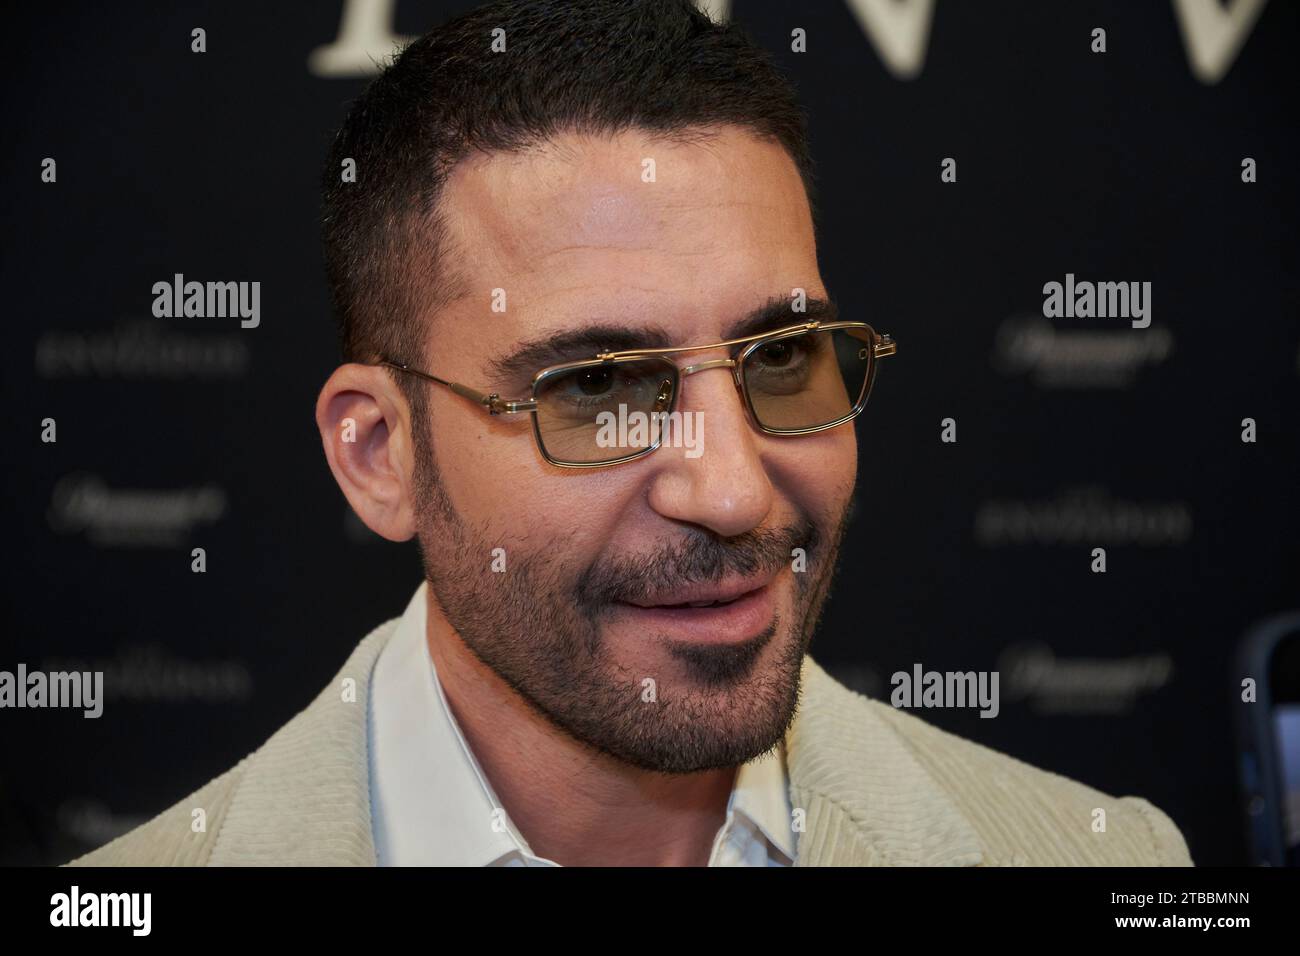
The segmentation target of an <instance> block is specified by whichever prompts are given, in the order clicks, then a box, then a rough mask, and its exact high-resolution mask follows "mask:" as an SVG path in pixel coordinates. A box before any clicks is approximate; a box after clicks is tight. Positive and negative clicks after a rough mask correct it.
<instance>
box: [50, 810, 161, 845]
mask: <svg viewBox="0 0 1300 956" xmlns="http://www.w3.org/2000/svg"><path fill="white" fill-rule="evenodd" d="M54 819H55V823H56V825H57V826H58V828H59V830H60V831H61V832H62V833H64V834H65V835H67V836H69V837H71V838H72V839H74V840H77V841H78V842H80V843H83V844H85V845H86V846H95V847H98V846H103V845H104V844H105V843H107V842H108V841H109V840H115V839H117V838H118V837H120V836H121V835H122V834H123V833H128V832H130V831H131V830H134V829H135V828H136V827H138V826H139V825H140V824H142V823H145V822H147V821H148V820H149V817H147V816H144V815H141V814H133V815H130V816H123V815H117V814H114V813H112V812H111V811H110V810H109V809H108V807H106V806H105V805H104V804H103V803H101V802H100V801H98V800H94V799H90V798H73V799H70V800H65V801H64V802H63V803H61V804H59V806H58V808H57V809H56V810H55V811H54Z"/></svg>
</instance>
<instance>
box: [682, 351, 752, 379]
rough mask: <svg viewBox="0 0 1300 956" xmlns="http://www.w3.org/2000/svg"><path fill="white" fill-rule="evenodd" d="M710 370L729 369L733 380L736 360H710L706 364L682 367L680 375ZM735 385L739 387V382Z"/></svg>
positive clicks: (735, 374)
mask: <svg viewBox="0 0 1300 956" xmlns="http://www.w3.org/2000/svg"><path fill="white" fill-rule="evenodd" d="M710 368H729V369H731V370H732V373H731V374H732V377H733V378H735V377H736V376H737V373H736V360H735V359H729V358H725V359H710V360H709V361H707V362H699V363H697V364H695V365H684V366H682V369H681V374H682V375H684V376H685V375H694V374H695V373H696V372H703V371H704V370H705V369H710ZM736 384H737V385H739V384H740V383H739V381H738V382H737V383H736Z"/></svg>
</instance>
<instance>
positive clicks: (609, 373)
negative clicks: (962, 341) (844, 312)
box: [376, 322, 898, 468]
mask: <svg viewBox="0 0 1300 956" xmlns="http://www.w3.org/2000/svg"><path fill="white" fill-rule="evenodd" d="M723 346H728V347H730V346H736V347H737V348H736V350H735V351H734V352H733V354H732V356H731V358H725V359H721V358H720V359H711V360H709V361H706V362H700V363H698V364H696V365H686V366H679V365H678V364H677V363H676V362H674V361H673V360H672V358H670V356H672V355H675V354H677V353H679V352H698V351H702V350H704V349H716V348H720V347H723ZM897 350H898V346H897V344H896V343H895V342H894V340H893V338H892V337H891V336H889V335H884V334H878V333H877V332H876V331H875V330H874V329H873V328H872V327H871V326H870V325H867V324H866V323H865V322H804V323H802V324H800V325H792V326H788V327H786V328H782V329H776V330H775V331H772V332H764V333H761V334H758V335H749V336H745V337H744V338H738V339H728V340H726V341H723V342H714V343H713V344H711V345H689V346H682V347H679V348H647V349H630V350H625V351H621V352H600V353H598V354H597V355H596V357H595V358H592V359H584V360H582V361H577V362H566V363H564V364H562V365H552V366H550V367H548V368H544V369H542V370H541V371H540V372H538V373H537V374H536V375H534V376H533V380H532V397H531V398H525V399H503V398H501V397H500V396H499V395H498V394H497V393H495V392H492V393H490V394H485V393H483V392H481V391H478V390H477V389H473V388H469V387H468V386H465V385H461V384H460V383H458V382H450V381H447V380H446V379H442V378H439V377H438V376H436V375H431V374H429V373H428V372H421V371H420V370H418V369H414V368H411V367H410V366H409V365H406V364H403V363H401V362H395V361H392V360H390V359H387V358H385V359H383V360H381V361H380V362H378V363H376V364H378V365H385V366H388V367H389V368H392V369H396V370H398V371H401V372H409V373H410V374H412V375H418V376H419V377H420V378H424V379H427V380H428V381H431V382H436V383H437V384H439V385H443V386H446V387H447V388H449V389H451V391H453V392H455V393H456V394H457V395H460V396H462V397H464V398H468V399H469V400H470V401H472V402H475V403H476V404H478V405H481V406H483V408H485V409H486V410H487V411H488V413H489V414H492V415H514V414H517V413H520V412H530V413H531V414H532V416H533V435H534V437H535V438H536V440H537V447H538V449H539V450H540V451H541V453H542V456H543V457H544V458H545V459H546V460H547V461H548V462H550V463H551V464H553V465H558V466H560V467H562V468H597V467H601V466H603V465H617V464H619V463H621V462H625V461H632V460H633V459H636V458H641V457H642V456H644V455H648V454H650V453H651V452H653V451H654V450H655V449H656V448H658V447H659V446H660V445H661V444H662V443H663V441H664V436H665V432H666V431H668V430H670V429H672V428H673V427H674V419H673V417H672V416H673V415H674V413H675V412H676V411H677V400H678V398H679V396H680V394H681V381H682V378H684V377H685V376H687V375H694V374H695V373H696V372H703V371H705V370H706V369H711V368H727V369H730V370H731V375H732V379H733V381H734V382H735V385H736V389H737V390H738V391H739V392H740V396H741V399H742V401H743V402H744V406H745V410H746V413H747V415H748V417H749V419H750V421H751V422H752V424H753V425H754V427H756V428H757V429H758V430H759V431H761V432H763V433H765V434H768V435H807V434H810V433H812V432H819V431H824V430H826V429H828V428H834V427H835V426H836V425H842V424H844V423H845V422H847V421H850V420H852V419H853V418H856V417H857V416H858V415H859V414H860V413H861V412H862V409H863V408H865V407H866V404H867V398H868V397H869V396H870V394H871V386H872V383H873V382H874V380H875V377H876V361H877V359H881V358H884V357H885V356H888V355H893V354H894V353H895V352H896V351H897ZM629 423H631V424H632V426H633V427H627V426H628V424H629Z"/></svg>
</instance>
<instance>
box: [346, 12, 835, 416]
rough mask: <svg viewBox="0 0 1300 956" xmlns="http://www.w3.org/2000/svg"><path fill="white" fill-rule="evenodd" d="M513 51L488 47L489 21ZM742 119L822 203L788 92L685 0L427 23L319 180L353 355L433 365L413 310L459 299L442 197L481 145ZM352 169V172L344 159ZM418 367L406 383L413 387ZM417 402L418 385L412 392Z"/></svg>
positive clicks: (764, 60) (695, 128)
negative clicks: (446, 248) (782, 154)
mask: <svg viewBox="0 0 1300 956" xmlns="http://www.w3.org/2000/svg"><path fill="white" fill-rule="evenodd" d="M497 28H501V29H503V30H504V31H505V43H506V49H505V52H492V50H491V45H492V41H493V38H494V33H493V31H494V30H496V29H497ZM723 125H737V126H740V127H743V128H747V129H749V130H752V131H753V132H755V133H756V134H758V135H760V136H762V137H764V138H767V139H772V140H775V141H776V142H778V143H780V145H782V146H783V147H784V148H785V150H786V151H787V152H788V153H789V155H790V157H791V159H792V160H793V161H794V164H795V166H796V168H797V169H798V171H799V174H800V176H801V178H802V180H803V183H804V187H805V190H806V192H807V194H808V198H809V202H810V203H811V202H812V198H813V192H812V162H811V158H810V155H809V151H808V143H807V127H806V121H805V117H804V114H803V111H802V110H801V109H800V107H799V104H798V101H797V98H796V96H795V91H794V88H793V87H792V86H791V84H790V82H789V81H788V80H787V79H786V78H785V77H784V76H783V75H782V74H781V73H780V72H779V71H778V70H777V68H776V67H775V66H774V64H773V63H772V61H771V60H770V58H769V57H768V55H767V54H766V52H765V51H764V50H762V49H761V48H760V47H758V46H757V45H756V44H755V43H754V42H753V41H752V40H751V39H750V38H749V37H748V36H747V35H746V34H745V33H744V32H743V31H742V30H741V29H740V28H739V27H737V26H735V25H730V24H718V23H714V22H713V21H712V20H710V19H709V18H708V17H707V16H705V15H704V14H703V13H701V12H700V11H699V10H698V9H696V7H695V6H694V5H693V4H692V3H691V2H690V0H504V2H496V3H490V4H488V5H486V6H483V7H480V8H478V9H476V10H474V11H472V12H470V13H468V14H466V15H464V16H461V17H458V18H456V19H453V20H451V21H449V22H448V23H446V24H445V25H443V26H441V27H439V28H437V29H435V30H432V31H431V32H429V33H427V34H425V35H424V36H423V37H421V38H419V39H418V40H416V41H414V42H413V43H411V44H410V45H409V46H407V47H406V48H405V49H404V50H403V51H402V52H401V53H400V54H398V55H397V56H395V57H394V59H393V61H392V63H391V64H390V65H388V66H387V67H386V68H385V69H384V70H383V71H382V72H381V73H380V75H379V76H378V77H377V78H376V79H375V80H374V81H373V82H372V83H371V84H370V85H369V86H368V87H367V88H366V90H365V92H364V93H362V95H361V96H360V98H358V99H357V101H356V102H355V103H354V104H353V105H352V107H351V109H350V111H349V113H348V116H347V119H346V121H345V122H344V124H343V126H342V128H341V129H340V130H339V132H338V134H337V136H336V137H335V139H334V143H333V146H332V148H331V150H330V155H329V159H328V161H327V163H326V166H325V171H324V177H323V188H324V216H323V221H322V226H323V238H324V245H325V260H326V270H327V274H328V278H329V283H330V291H331V295H332V297H333V301H334V309H335V314H336V316H337V319H338V322H339V326H340V337H341V345H342V351H343V357H344V359H345V360H346V361H374V360H375V359H377V358H378V357H379V356H381V355H387V356H390V357H394V358H398V359H400V360H401V361H407V362H411V363H412V364H415V363H418V362H423V361H425V359H426V356H425V355H424V351H423V342H424V341H425V335H424V333H423V330H422V329H421V327H420V321H419V316H420V315H421V314H423V313H427V312H428V311H429V310H430V308H431V307H436V306H437V305H439V304H441V303H445V302H447V301H451V300H452V299H454V298H455V297H456V295H457V294H458V293H457V291H456V285H455V276H454V273H453V271H452V270H451V269H450V268H449V266H448V263H447V262H446V261H445V259H446V258H447V257H446V256H444V255H442V254H441V252H442V250H441V248H440V247H441V245H442V242H443V239H444V235H443V228H442V223H441V221H440V218H439V215H438V212H437V205H438V198H439V194H440V191H441V189H442V186H443V184H444V182H445V181H446V178H447V176H448V174H449V173H450V172H451V170H452V168H453V167H454V166H455V165H456V164H457V163H458V162H459V161H460V160H461V159H462V158H464V157H465V156H466V155H468V154H469V153H471V152H473V151H484V152H493V151H505V152H509V151H515V150H519V149H523V148H526V147H528V146H530V145H534V144H537V143H540V142H544V141H545V140H547V139H549V138H551V137H553V136H555V135H556V134H558V133H564V132H579V133H593V134H608V133H617V132H621V131H624V130H627V129H632V128H642V129H646V130H649V131H652V132H655V133H660V134H663V135H666V136H669V137H672V136H681V137H689V136H691V135H692V134H695V135H698V134H699V133H700V132H701V130H702V129H703V130H706V131H707V129H709V128H712V127H718V126H723ZM347 159H352V160H354V161H355V163H356V181H355V182H344V181H343V178H342V175H341V173H342V168H343V163H344V161H345V160H347ZM410 378H411V377H410V376H401V377H400V378H399V382H400V383H401V385H402V387H403V388H404V389H409V388H410V386H411V382H410V381H409V379H410ZM406 394H407V397H408V398H410V399H412V400H413V403H414V404H416V405H418V406H419V409H420V410H421V411H422V410H423V406H424V401H423V398H422V396H423V395H424V389H423V388H420V389H417V390H414V393H413V392H412V391H411V390H408V391H407V392H406Z"/></svg>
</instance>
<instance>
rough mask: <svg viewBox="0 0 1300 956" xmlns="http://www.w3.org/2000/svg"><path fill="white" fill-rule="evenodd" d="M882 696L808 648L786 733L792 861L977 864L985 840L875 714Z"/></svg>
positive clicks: (820, 863) (811, 863) (818, 863)
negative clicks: (842, 677) (827, 666)
mask: <svg viewBox="0 0 1300 956" xmlns="http://www.w3.org/2000/svg"><path fill="white" fill-rule="evenodd" d="M880 706H884V705H881V704H879V703H877V702H874V701H870V700H869V699H867V698H864V697H862V696H860V695H858V694H855V693H854V692H852V691H850V690H849V689H848V688H846V687H844V686H843V685H841V684H839V683H838V682H836V681H835V680H834V679H833V678H832V677H830V675H828V674H827V673H826V672H825V671H824V670H822V668H821V667H820V666H819V665H817V664H816V663H815V662H814V661H813V660H812V658H811V657H808V656H805V657H804V666H803V694H802V700H801V703H800V709H799V713H798V715H797V716H796V718H795V721H794V723H793V724H792V726H791V729H790V732H789V734H788V735H787V737H786V760H787V766H788V772H789V775H790V799H791V804H792V806H793V807H795V808H796V809H798V808H802V809H804V810H805V813H806V818H805V827H806V828H805V830H804V832H803V833H800V834H799V845H798V856H797V857H796V860H795V865H796V866H977V865H980V864H982V863H984V862H985V859H984V853H983V851H982V850H981V847H980V841H979V838H978V836H977V835H976V833H975V831H974V829H973V828H972V827H971V825H970V823H969V822H968V821H967V820H966V818H965V817H964V816H963V815H962V814H961V812H960V811H959V809H958V808H957V805H956V804H955V803H954V801H953V800H952V798H951V797H950V796H949V795H948V794H947V793H946V792H945V791H944V790H943V789H942V788H941V787H940V786H939V785H938V783H937V782H936V781H935V780H934V778H933V777H932V776H931V775H930V774H929V773H928V772H927V771H926V770H925V768H924V767H922V766H921V764H920V763H919V762H918V761H917V760H916V758H915V757H913V756H912V754H911V752H910V751H909V750H908V747H907V744H906V743H905V742H904V741H903V739H902V738H901V737H900V736H899V734H898V732H897V731H896V730H894V728H893V727H891V726H890V725H889V724H887V723H886V722H885V721H883V720H881V719H880V717H879V716H877V714H876V708H877V707H880Z"/></svg>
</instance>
